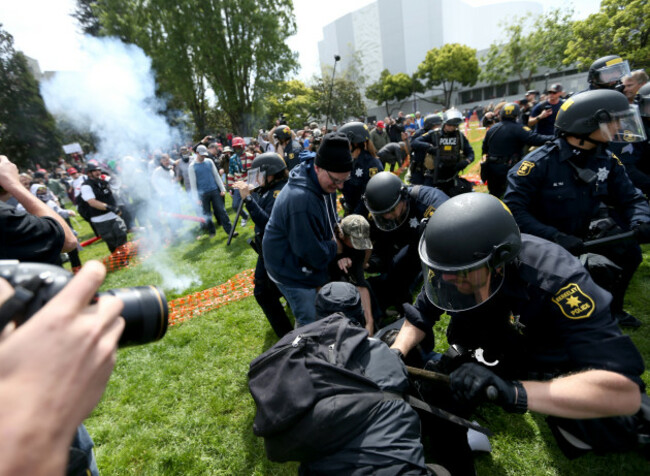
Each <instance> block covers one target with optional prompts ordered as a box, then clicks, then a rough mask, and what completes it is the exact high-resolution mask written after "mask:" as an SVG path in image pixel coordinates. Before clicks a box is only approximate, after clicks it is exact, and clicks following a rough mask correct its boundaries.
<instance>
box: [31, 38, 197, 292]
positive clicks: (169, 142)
mask: <svg viewBox="0 0 650 476" xmlns="http://www.w3.org/2000/svg"><path fill="white" fill-rule="evenodd" d="M82 53H83V55H84V61H83V63H82V64H83V69H82V70H80V71H70V72H57V73H56V74H55V75H54V76H53V77H51V78H50V79H48V80H46V81H43V82H42V83H41V94H42V96H43V99H44V101H45V105H46V107H47V109H48V110H49V111H50V112H51V113H52V114H53V115H54V116H56V117H60V118H64V119H65V120H67V121H68V122H69V123H70V124H72V125H73V127H75V128H76V129H77V130H79V131H83V132H91V133H92V134H93V135H94V136H95V137H96V138H97V144H96V145H97V148H98V151H97V154H95V155H94V158H96V159H97V160H98V161H99V162H103V163H108V162H110V161H113V160H121V159H123V158H124V157H125V156H131V157H133V158H134V159H128V160H126V161H123V162H122V163H121V167H122V173H121V177H120V179H121V181H122V183H123V184H124V185H126V186H127V187H128V189H130V190H131V191H132V192H131V198H132V199H133V200H142V199H144V200H146V202H147V203H146V205H144V206H142V207H140V210H141V211H142V212H143V213H144V214H145V215H148V217H146V218H145V220H144V221H145V222H148V223H149V224H151V225H153V226H151V227H150V229H151V230H152V232H151V233H150V234H149V237H148V240H147V245H149V246H151V245H152V244H153V248H154V249H153V250H150V251H153V253H152V255H151V258H150V259H148V260H147V261H146V262H145V265H146V266H149V267H153V268H154V269H156V271H157V272H158V273H159V274H160V275H161V276H162V278H163V281H164V283H163V287H164V288H166V289H173V290H176V291H182V290H183V289H185V288H187V287H189V286H191V285H192V284H193V283H195V282H197V280H198V278H197V276H196V275H193V276H179V275H178V272H177V271H176V272H175V271H173V265H171V262H168V261H170V260H168V259H167V258H166V257H165V256H164V246H163V245H164V244H166V243H165V241H166V238H168V237H166V236H164V234H165V233H167V232H169V233H170V234H171V235H173V234H174V233H175V232H176V231H177V229H178V228H179V226H182V225H181V222H178V221H174V222H170V221H169V220H166V219H164V218H161V217H160V216H159V215H158V212H159V211H160V210H161V209H162V208H165V209H167V210H169V208H168V207H167V204H172V207H173V210H171V211H173V212H176V213H180V212H181V210H180V209H179V208H178V205H179V204H181V203H183V202H185V203H188V202H187V196H186V194H185V192H183V191H182V190H181V189H180V187H177V186H175V187H168V188H167V189H166V191H165V193H164V196H163V195H161V194H160V193H158V194H156V192H155V190H153V189H152V187H151V183H150V182H149V174H148V173H146V165H145V164H144V163H143V162H142V161H144V160H146V159H147V154H148V153H151V152H152V151H156V150H157V151H169V150H171V149H172V147H173V146H174V145H176V144H181V143H182V142H183V137H182V135H181V134H180V133H179V131H177V130H175V129H174V128H172V127H170V126H169V124H168V123H167V121H166V120H165V117H164V116H163V115H162V111H164V106H165V104H164V103H163V102H162V101H161V100H160V99H158V98H156V94H155V92H156V81H155V75H154V72H153V71H152V69H151V59H150V58H149V57H147V55H146V54H145V53H144V52H143V51H142V49H140V48H139V47H137V46H135V45H127V44H124V43H123V42H121V41H120V40H119V39H116V38H94V37H89V36H86V37H84V40H83V42H82ZM143 165H144V166H145V167H143ZM135 167H137V168H138V169H139V170H138V171H136V169H135ZM143 168H144V169H145V170H143ZM186 213H188V214H193V215H196V214H197V213H196V210H193V209H192V210H189V211H186ZM140 225H141V226H142V225H143V223H140ZM156 225H158V226H156ZM160 225H162V228H164V230H160V229H156V228H160ZM167 241H168V240H167ZM166 262H167V264H165V263H166Z"/></svg>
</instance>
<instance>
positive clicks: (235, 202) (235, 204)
mask: <svg viewBox="0 0 650 476" xmlns="http://www.w3.org/2000/svg"><path fill="white" fill-rule="evenodd" d="M232 192H233V193H232V209H233V210H234V211H235V213H236V212H237V208H238V207H239V204H240V203H241V195H240V194H239V190H237V189H234V190H233V191H232ZM241 217H242V219H243V220H248V213H246V209H245V208H244V207H242V209H241Z"/></svg>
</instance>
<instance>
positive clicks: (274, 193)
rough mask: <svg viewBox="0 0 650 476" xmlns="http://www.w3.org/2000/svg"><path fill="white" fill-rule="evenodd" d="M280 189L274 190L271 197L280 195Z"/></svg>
mask: <svg viewBox="0 0 650 476" xmlns="http://www.w3.org/2000/svg"><path fill="white" fill-rule="evenodd" d="M281 191H282V190H276V191H275V192H273V198H278V195H280V192H281Z"/></svg>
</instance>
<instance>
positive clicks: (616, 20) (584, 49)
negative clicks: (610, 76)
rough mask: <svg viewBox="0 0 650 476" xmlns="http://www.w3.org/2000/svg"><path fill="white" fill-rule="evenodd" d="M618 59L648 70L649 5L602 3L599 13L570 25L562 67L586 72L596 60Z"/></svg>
mask: <svg viewBox="0 0 650 476" xmlns="http://www.w3.org/2000/svg"><path fill="white" fill-rule="evenodd" d="M612 54H616V55H620V56H621V57H622V58H624V59H627V60H628V61H629V62H630V64H631V65H632V66H633V67H634V68H642V69H647V68H649V67H650V2H648V1H647V0H603V1H602V2H601V4H600V11H599V12H598V13H594V14H592V15H589V17H587V18H586V19H585V20H582V21H577V22H575V23H574V24H573V39H572V40H571V41H569V42H568V44H567V47H566V59H565V63H566V64H571V63H577V64H578V66H579V67H580V68H582V69H587V68H588V67H589V66H590V65H591V63H593V62H594V61H595V60H597V59H598V58H601V57H603V56H608V55H612Z"/></svg>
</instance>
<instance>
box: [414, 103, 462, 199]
mask: <svg viewBox="0 0 650 476" xmlns="http://www.w3.org/2000/svg"><path fill="white" fill-rule="evenodd" d="M462 122H463V115H462V114H461V112H460V111H459V110H458V109H449V110H448V111H446V112H445V113H444V116H443V122H442V128H441V129H440V130H439V131H433V132H429V133H426V134H423V135H422V136H420V137H419V138H417V139H416V140H414V141H413V142H411V148H412V149H413V150H414V151H415V152H416V153H417V152H418V151H423V152H424V153H425V154H428V155H429V157H428V158H425V161H424V167H425V173H424V185H429V186H432V187H436V188H439V189H440V190H442V191H443V192H445V193H446V194H447V195H448V196H450V197H452V196H454V195H458V194H459V193H466V192H470V191H471V190H472V185H471V184H470V183H469V182H468V181H467V180H465V179H463V178H461V177H459V176H458V172H460V171H461V170H463V169H464V168H466V167H467V166H469V164H471V163H472V162H473V161H474V150H473V149H472V146H471V145H470V144H469V141H468V140H467V137H465V134H463V133H462V132H460V131H459V130H458V126H460V124H461V123H462Z"/></svg>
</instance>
